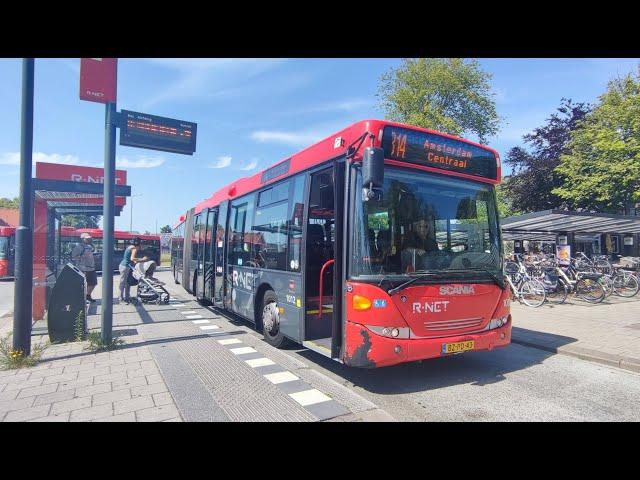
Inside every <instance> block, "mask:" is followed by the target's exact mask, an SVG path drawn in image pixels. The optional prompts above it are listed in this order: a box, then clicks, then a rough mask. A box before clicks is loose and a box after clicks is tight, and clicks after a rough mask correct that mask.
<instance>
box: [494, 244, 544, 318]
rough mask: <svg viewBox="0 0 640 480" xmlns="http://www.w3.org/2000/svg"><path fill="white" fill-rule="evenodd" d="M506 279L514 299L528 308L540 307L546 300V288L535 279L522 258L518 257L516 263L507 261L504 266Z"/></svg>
mask: <svg viewBox="0 0 640 480" xmlns="http://www.w3.org/2000/svg"><path fill="white" fill-rule="evenodd" d="M504 270H505V279H506V280H507V283H508V284H509V288H510V289H511V295H512V298H514V299H516V300H518V301H519V302H521V303H524V304H525V305H527V306H528V307H534V308H536V307H539V306H541V305H542V304H543V303H544V302H545V299H546V292H545V287H544V285H543V284H542V282H540V281H539V280H536V279H533V278H531V277H530V276H529V274H528V273H527V269H526V267H525V265H524V264H523V262H522V260H521V258H520V257H519V256H518V255H516V256H515V261H513V262H512V261H507V262H505V265H504Z"/></svg>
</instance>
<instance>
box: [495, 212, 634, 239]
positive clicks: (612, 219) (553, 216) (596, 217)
mask: <svg viewBox="0 0 640 480" xmlns="http://www.w3.org/2000/svg"><path fill="white" fill-rule="evenodd" d="M501 226H502V233H503V239H504V240H543V241H544V240H547V241H549V240H550V241H553V240H554V239H555V236H556V235H557V234H559V233H576V234H577V233H614V232H615V233H618V234H634V233H640V216H632V215H616V214H612V213H593V212H574V211H569V210H543V211H540V212H533V213H526V214H524V215H517V216H514V217H507V218H504V219H502V222H501Z"/></svg>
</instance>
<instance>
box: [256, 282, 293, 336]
mask: <svg viewBox="0 0 640 480" xmlns="http://www.w3.org/2000/svg"><path fill="white" fill-rule="evenodd" d="M258 311H259V312H260V315H261V320H262V322H261V324H262V334H263V335H264V339H265V341H266V342H267V343H268V344H269V345H273V346H274V347H276V348H282V347H284V346H286V345H287V343H288V340H287V338H286V337H285V336H284V335H283V334H282V331H281V329H280V311H279V309H278V296H277V295H276V292H274V291H273V290H267V291H266V292H264V296H263V297H262V304H261V308H260V309H259V310H258Z"/></svg>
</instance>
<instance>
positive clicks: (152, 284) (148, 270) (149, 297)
mask: <svg viewBox="0 0 640 480" xmlns="http://www.w3.org/2000/svg"><path fill="white" fill-rule="evenodd" d="M156 266H157V265H156V262H154V261H153V260H149V261H146V262H139V263H136V264H135V266H133V267H132V269H131V276H132V277H133V279H134V281H135V282H136V283H137V285H138V300H139V301H140V302H142V303H150V302H155V303H157V304H161V303H164V304H167V303H169V298H170V296H169V292H168V291H167V290H166V289H165V288H164V287H163V285H164V282H161V281H160V280H158V279H157V278H155V277H154V276H153V272H154V271H155V269H156Z"/></svg>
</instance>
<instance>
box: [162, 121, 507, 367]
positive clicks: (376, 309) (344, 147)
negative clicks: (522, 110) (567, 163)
mask: <svg viewBox="0 0 640 480" xmlns="http://www.w3.org/2000/svg"><path fill="white" fill-rule="evenodd" d="M500 181H501V165H500V158H499V155H498V153H497V152H496V151H495V150H493V149H491V148H488V147H486V146H483V145H479V144H477V143H474V142H470V141H468V140H464V139H462V138H458V137H454V136H452V135H448V134H444V133H439V132H435V131H432V130H428V129H424V128H418V127H413V126H410V125H402V124H398V123H392V122H386V121H379V120H367V121H362V122H358V123H356V124H354V125H352V126H350V127H348V128H346V129H344V130H342V131H340V132H338V133H336V134H334V135H332V136H331V137H328V138H326V139H324V140H322V141H320V142H318V143H316V144H315V145H312V146H311V147H308V148H306V149H305V150H302V151H301V152H298V153H296V154H294V155H292V156H291V157H288V158H286V159H285V160H283V161H281V162H279V163H277V164H276V165H274V166H272V167H270V168H268V169H266V170H264V171H262V172H259V173H257V174H256V175H253V176H251V177H247V178H242V179H239V180H238V181H236V182H234V183H232V184H230V185H228V186H225V187H224V188H222V189H220V190H218V191H217V192H216V193H214V194H213V195H212V196H211V197H210V198H208V199H206V200H204V201H203V202H201V203H200V204H198V205H196V206H195V207H193V208H191V209H190V210H188V211H187V212H186V214H185V215H183V216H182V217H181V218H180V219H179V221H178V225H177V226H176V229H175V231H176V233H177V234H176V237H177V238H184V240H183V241H182V242H179V241H176V242H174V250H175V251H172V267H173V270H174V276H175V279H176V281H177V282H180V283H182V285H183V286H184V288H185V289H186V290H187V291H189V292H191V293H193V294H194V295H195V296H196V298H197V299H198V300H199V301H201V302H207V303H208V302H211V303H213V304H214V305H215V306H216V307H218V308H221V309H225V310H228V311H231V312H233V313H235V314H237V315H240V316H242V317H244V318H246V319H248V320H250V321H252V322H255V324H256V327H257V328H258V329H259V330H261V331H262V332H263V335H264V338H265V340H266V341H267V342H268V343H270V344H272V345H274V346H276V347H281V346H283V345H284V344H285V343H287V342H288V341H294V342H297V343H301V344H302V345H304V346H306V347H308V348H309V349H311V350H314V351H316V352H318V353H321V354H323V355H326V356H328V357H330V358H333V359H335V360H338V361H340V362H344V363H345V364H347V365H351V366H356V367H367V368H373V367H381V366H387V365H394V364H398V363H402V362H409V361H415V360H422V359H427V358H435V357H442V356H448V355H453V354H458V353H462V352H466V351H477V350H492V349H494V348H497V347H504V346H506V345H508V344H509V343H510V341H511V315H510V293H509V289H508V287H506V286H505V284H504V276H503V273H502V271H503V270H502V269H503V251H502V239H501V233H500V224H499V217H498V209H497V204H496V196H495V186H496V185H497V184H499V183H500ZM178 244H179V245H178Z"/></svg>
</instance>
